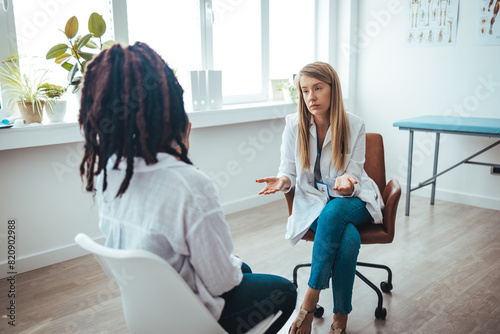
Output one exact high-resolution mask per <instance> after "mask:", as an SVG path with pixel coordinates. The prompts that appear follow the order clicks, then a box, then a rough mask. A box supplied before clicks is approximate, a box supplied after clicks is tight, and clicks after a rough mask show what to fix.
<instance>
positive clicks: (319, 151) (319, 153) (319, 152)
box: [316, 131, 321, 159]
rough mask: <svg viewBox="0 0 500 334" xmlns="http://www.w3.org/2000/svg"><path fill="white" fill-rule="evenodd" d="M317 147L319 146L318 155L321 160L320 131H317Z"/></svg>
mask: <svg viewBox="0 0 500 334" xmlns="http://www.w3.org/2000/svg"><path fill="white" fill-rule="evenodd" d="M316 145H317V146H318V155H319V158H320V159H321V147H319V134H318V131H316Z"/></svg>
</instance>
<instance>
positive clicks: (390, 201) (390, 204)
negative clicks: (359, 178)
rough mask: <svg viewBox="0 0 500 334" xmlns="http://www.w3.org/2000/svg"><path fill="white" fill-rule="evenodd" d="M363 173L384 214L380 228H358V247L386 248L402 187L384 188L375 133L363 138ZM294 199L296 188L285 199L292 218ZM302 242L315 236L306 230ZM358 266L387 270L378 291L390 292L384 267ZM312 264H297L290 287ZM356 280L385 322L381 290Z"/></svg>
mask: <svg viewBox="0 0 500 334" xmlns="http://www.w3.org/2000/svg"><path fill="white" fill-rule="evenodd" d="M364 168H365V171H366V173H367V174H368V176H370V177H371V178H372V179H373V180H374V181H375V183H376V184H377V186H378V188H379V189H380V193H381V194H382V199H383V201H384V204H385V209H384V211H383V212H382V214H383V217H384V219H383V224H370V225H366V226H363V227H362V228H359V234H360V236H361V244H388V243H391V242H392V240H393V239H394V228H395V222H396V211H397V208H398V203H399V198H400V197H401V186H400V185H399V182H398V181H397V180H395V179H393V180H391V181H389V183H387V184H386V181H385V161H384V142H383V139H382V136H381V135H380V134H378V133H367V134H366V154H365V166H364ZM294 195H295V187H294V188H292V189H291V190H290V191H289V192H288V193H286V194H285V198H286V201H287V204H288V213H289V215H291V214H292V207H293V197H294ZM302 240H306V241H314V232H313V231H311V230H309V231H307V233H306V234H305V235H304V236H303V237H302ZM357 265H358V266H363V267H371V268H380V269H385V270H387V274H388V275H387V276H388V279H387V281H384V282H381V283H380V288H381V289H382V291H383V292H390V291H391V290H392V272H391V269H390V268H389V267H387V266H384V265H380V264H372V263H364V262H358V263H357ZM310 266H311V264H310V263H307V264H299V265H297V266H296V267H295V268H294V270H293V284H295V286H296V287H297V271H298V269H300V268H302V267H310ZM356 276H358V277H359V278H361V280H363V281H364V282H365V283H366V284H368V285H369V286H370V287H371V288H372V289H373V290H375V292H376V293H377V296H378V305H377V308H376V309H375V317H376V318H377V319H385V317H386V315H387V310H386V309H385V308H384V307H383V301H384V299H383V296H382V293H381V292H380V289H379V288H378V287H377V286H376V285H375V284H373V283H372V282H371V281H370V280H369V279H367V278H366V277H365V276H363V275H362V274H361V273H360V272H359V271H358V270H356ZM323 312H324V309H323V308H322V307H320V306H317V308H316V312H315V313H314V315H315V316H316V317H321V316H322V315H323Z"/></svg>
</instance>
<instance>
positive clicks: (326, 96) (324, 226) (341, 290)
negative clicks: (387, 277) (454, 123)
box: [257, 62, 383, 334]
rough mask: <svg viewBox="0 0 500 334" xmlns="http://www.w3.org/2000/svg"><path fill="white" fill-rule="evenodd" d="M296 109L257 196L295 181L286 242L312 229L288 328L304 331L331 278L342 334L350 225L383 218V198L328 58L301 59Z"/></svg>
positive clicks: (350, 270) (336, 324)
mask: <svg viewBox="0 0 500 334" xmlns="http://www.w3.org/2000/svg"><path fill="white" fill-rule="evenodd" d="M296 83H297V89H298V91H299V106H298V112H297V113H295V114H292V115H289V116H287V117H286V125H285V130H284V132H283V142H282V146H281V163H280V167H279V173H278V175H277V176H276V177H268V178H263V179H259V180H257V182H259V183H266V186H265V187H264V189H262V191H261V192H260V193H259V194H264V195H268V194H273V193H276V192H277V191H280V190H281V191H284V192H285V193H286V192H288V191H289V190H290V189H291V188H292V187H293V186H295V197H294V201H293V213H292V215H291V216H290V218H289V219H288V226H287V233H286V238H287V239H288V240H289V241H290V243H291V244H292V245H294V244H296V243H297V242H298V241H299V240H300V239H301V238H302V236H304V234H305V233H306V232H307V231H308V230H312V231H313V232H314V233H315V240H314V246H313V254H312V260H311V263H312V266H311V274H310V278H309V282H308V286H309V287H308V289H307V291H306V294H305V297H304V302H303V303H302V306H301V309H300V311H299V314H298V316H297V318H296V319H295V321H294V322H293V325H292V328H291V329H290V333H294V334H303V333H310V332H311V326H312V320H313V311H314V309H315V306H316V303H317V302H318V300H319V294H320V291H321V290H323V289H326V288H328V284H329V280H330V278H331V280H332V292H333V304H334V308H333V324H332V325H331V329H330V333H335V334H340V333H345V328H346V326H347V316H348V314H349V313H350V312H351V310H352V306H351V299H352V288H353V283H354V276H355V271H356V261H357V257H358V252H359V247H360V237H359V232H358V230H357V228H356V227H357V226H360V225H362V224H372V223H376V224H378V223H382V213H381V210H382V209H383V202H382V196H381V194H380V192H379V190H378V188H377V186H376V184H375V182H374V181H373V180H372V179H370V178H369V177H368V175H367V174H366V172H365V171H364V169H363V165H364V160H365V126H364V122H363V120H362V119H361V118H359V117H357V116H355V115H353V114H350V113H347V112H346V111H345V108H344V104H343V101H342V91H341V88H340V82H339V78H338V76H337V73H336V72H335V70H334V69H333V68H332V67H331V66H330V65H329V64H327V63H323V62H315V63H312V64H308V65H306V66H305V67H304V68H302V70H301V71H300V72H299V74H298V76H297V78H296Z"/></svg>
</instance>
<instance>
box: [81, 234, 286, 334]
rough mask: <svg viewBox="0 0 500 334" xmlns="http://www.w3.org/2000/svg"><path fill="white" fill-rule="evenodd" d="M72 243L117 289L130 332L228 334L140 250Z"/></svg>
mask: <svg viewBox="0 0 500 334" xmlns="http://www.w3.org/2000/svg"><path fill="white" fill-rule="evenodd" d="M75 242H76V243H77V244H78V245H79V246H80V247H82V248H83V249H85V250H87V251H88V252H90V253H92V254H94V255H95V257H96V258H97V261H98V262H99V264H100V265H101V267H102V268H103V269H104V271H105V272H106V274H107V275H108V276H109V278H110V279H111V280H112V281H113V282H114V283H115V284H116V285H117V286H118V287H119V288H120V293H121V297H122V306H123V313H124V315H125V321H126V322H127V327H128V329H129V331H130V333H132V334H136V333H137V334H159V333H162V334H164V333H206V334H227V332H226V331H224V329H223V328H222V327H221V326H220V325H219V323H218V322H217V321H216V320H215V318H214V317H213V316H212V314H211V313H210V312H209V311H208V309H207V308H206V307H205V305H203V303H202V302H201V301H200V299H199V298H198V297H197V296H196V295H195V294H194V293H193V291H192V290H191V288H190V287H189V286H188V285H187V284H186V282H185V281H184V280H183V279H182V277H181V276H180V275H179V273H177V271H176V270H175V269H174V268H172V266H171V265H170V264H169V263H168V262H167V261H165V260H164V259H162V258H161V257H159V256H157V255H156V254H153V253H151V252H148V251H145V250H121V249H111V248H107V247H104V246H102V245H99V244H98V243H96V242H94V241H93V240H92V239H90V237H88V236H87V235H85V234H83V233H80V234H78V235H77V236H76V237H75ZM281 314H282V312H281V311H279V312H277V313H276V314H274V315H271V316H269V317H268V318H266V319H264V320H263V321H261V322H260V323H258V324H257V325H256V326H255V327H253V328H252V329H251V330H250V331H249V332H247V333H249V334H260V333H264V332H265V331H266V330H267V329H268V328H269V327H270V326H271V325H272V324H273V323H274V322H275V321H276V320H277V319H278V318H279V317H280V315H281Z"/></svg>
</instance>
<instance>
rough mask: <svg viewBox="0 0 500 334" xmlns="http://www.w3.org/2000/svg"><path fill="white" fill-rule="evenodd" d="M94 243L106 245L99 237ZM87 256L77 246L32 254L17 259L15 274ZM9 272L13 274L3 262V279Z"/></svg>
mask: <svg viewBox="0 0 500 334" xmlns="http://www.w3.org/2000/svg"><path fill="white" fill-rule="evenodd" d="M94 241H96V242H98V243H100V244H104V237H97V238H95V239H94ZM87 254H89V253H88V252H87V251H85V250H84V249H82V248H81V247H80V246H78V245H77V244H71V245H67V246H63V247H59V248H54V249H51V250H48V251H45V252H40V253H35V254H30V255H26V256H23V257H20V258H18V259H16V268H15V270H14V272H16V274H22V273H25V272H28V271H31V270H35V269H39V268H42V267H45V266H49V265H51V264H55V263H59V262H63V261H66V260H71V259H74V258H77V257H80V256H83V255H87ZM8 272H12V270H10V269H9V267H8V264H7V261H2V262H1V263H0V273H1V274H0V275H1V278H5V277H8V276H10V275H8V274H7V273H8ZM4 275H5V276H4Z"/></svg>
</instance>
